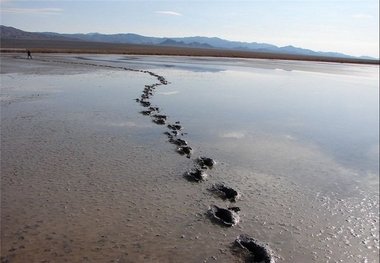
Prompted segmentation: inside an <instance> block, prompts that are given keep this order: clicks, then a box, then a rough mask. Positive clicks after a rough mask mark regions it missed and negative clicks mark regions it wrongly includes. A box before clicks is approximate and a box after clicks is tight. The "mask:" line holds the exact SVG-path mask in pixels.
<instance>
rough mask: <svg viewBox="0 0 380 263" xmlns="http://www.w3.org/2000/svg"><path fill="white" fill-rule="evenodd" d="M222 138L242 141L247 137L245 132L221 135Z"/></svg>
mask: <svg viewBox="0 0 380 263" xmlns="http://www.w3.org/2000/svg"><path fill="white" fill-rule="evenodd" d="M220 137H222V138H233V139H241V138H244V137H245V134H244V133H243V132H227V133H223V134H221V135H220Z"/></svg>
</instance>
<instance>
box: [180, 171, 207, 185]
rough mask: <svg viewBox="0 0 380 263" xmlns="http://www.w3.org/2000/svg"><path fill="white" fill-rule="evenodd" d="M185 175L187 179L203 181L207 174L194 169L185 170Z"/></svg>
mask: <svg viewBox="0 0 380 263" xmlns="http://www.w3.org/2000/svg"><path fill="white" fill-rule="evenodd" d="M185 177H186V178H187V179H188V180H189V181H193V182H201V181H204V180H205V179H206V178H207V174H206V173H205V172H204V171H203V170H200V169H194V170H192V171H190V172H186V173H185Z"/></svg>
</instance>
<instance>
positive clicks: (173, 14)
mask: <svg viewBox="0 0 380 263" xmlns="http://www.w3.org/2000/svg"><path fill="white" fill-rule="evenodd" d="M155 13H156V14H160V15H169V16H182V14H181V13H178V12H174V11H156V12H155Z"/></svg>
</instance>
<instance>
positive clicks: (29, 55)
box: [26, 49, 32, 59]
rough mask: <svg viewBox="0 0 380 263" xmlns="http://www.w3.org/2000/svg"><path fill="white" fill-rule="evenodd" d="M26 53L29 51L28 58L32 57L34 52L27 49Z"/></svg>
mask: <svg viewBox="0 0 380 263" xmlns="http://www.w3.org/2000/svg"><path fill="white" fill-rule="evenodd" d="M26 53H28V59H32V53H31V52H30V50H29V49H27V50H26Z"/></svg>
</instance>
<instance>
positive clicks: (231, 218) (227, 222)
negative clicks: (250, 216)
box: [208, 205, 240, 227]
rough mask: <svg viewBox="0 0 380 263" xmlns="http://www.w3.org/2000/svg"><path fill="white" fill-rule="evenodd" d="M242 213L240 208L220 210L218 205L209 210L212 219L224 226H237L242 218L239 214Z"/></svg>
mask: <svg viewBox="0 0 380 263" xmlns="http://www.w3.org/2000/svg"><path fill="white" fill-rule="evenodd" d="M239 211H240V208H238V207H231V208H227V209H225V208H220V207H218V206H216V205H212V206H211V207H210V209H209V210H208V213H209V215H210V216H211V218H212V219H213V220H214V221H215V222H217V223H219V224H221V225H224V226H229V227H230V226H235V225H237V224H238V223H239V221H240V216H239V215H238V214H237V212H239Z"/></svg>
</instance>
